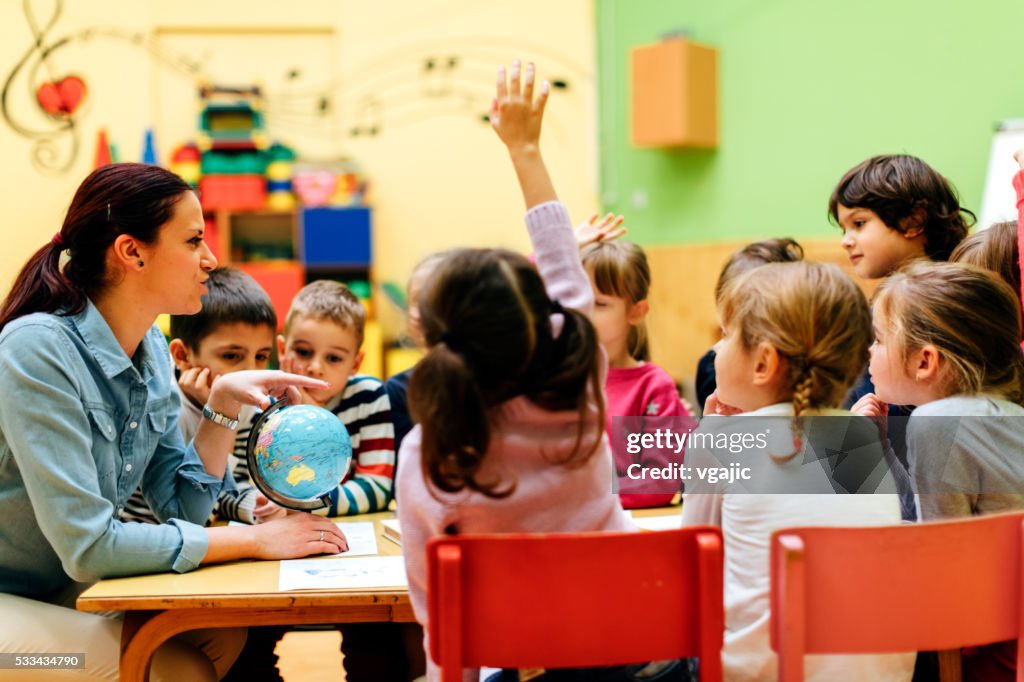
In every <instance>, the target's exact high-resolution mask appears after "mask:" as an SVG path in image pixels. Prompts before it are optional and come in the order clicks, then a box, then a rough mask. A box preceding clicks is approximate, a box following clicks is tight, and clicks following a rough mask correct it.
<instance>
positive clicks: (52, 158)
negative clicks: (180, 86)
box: [0, 0, 199, 174]
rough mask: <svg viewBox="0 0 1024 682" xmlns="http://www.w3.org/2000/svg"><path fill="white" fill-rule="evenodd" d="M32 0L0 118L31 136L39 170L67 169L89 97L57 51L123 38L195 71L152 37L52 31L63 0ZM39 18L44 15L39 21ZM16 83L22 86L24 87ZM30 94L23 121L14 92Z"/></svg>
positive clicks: (27, 2) (0, 92) (25, 1)
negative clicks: (27, 36) (27, 38)
mask: <svg viewBox="0 0 1024 682" xmlns="http://www.w3.org/2000/svg"><path fill="white" fill-rule="evenodd" d="M37 4H39V3H36V2H33V0H22V13H23V14H24V17H25V23H26V24H27V25H28V28H29V31H30V33H31V35H32V41H31V44H30V45H29V46H28V47H27V48H26V50H25V52H24V53H23V54H22V56H21V57H20V58H19V59H18V61H17V62H16V63H15V64H14V66H13V67H12V68H11V71H10V72H9V73H8V74H7V77H6V78H5V79H4V83H3V88H2V89H0V117H2V118H3V120H4V121H5V122H6V123H7V125H8V126H10V128H11V129H12V130H13V131H14V132H15V133H16V134H17V135H19V136H21V137H24V138H26V139H28V140H31V141H32V143H33V146H32V150H31V152H30V159H31V162H32V165H33V166H35V168H37V169H38V170H40V171H41V172H44V173H49V174H54V173H63V172H65V171H67V170H68V169H69V168H70V167H71V165H72V164H73V163H74V161H75V159H76V158H77V157H78V153H79V150H80V139H79V130H78V121H79V118H80V117H81V116H82V114H83V113H84V111H85V109H84V108H83V107H85V105H86V104H87V103H88V101H89V88H88V80H87V79H86V77H85V76H84V75H83V74H76V73H71V72H68V71H65V70H64V69H63V68H62V66H61V64H59V63H58V55H59V53H60V52H61V51H62V50H63V49H64V48H66V47H68V46H69V45H72V44H75V43H88V42H89V41H92V40H95V39H97V38H100V39H109V40H117V41H121V42H127V43H128V44H130V45H134V46H137V47H139V48H140V49H143V50H146V51H147V52H149V53H150V55H151V57H153V58H155V59H157V60H159V61H160V62H161V63H162V64H164V65H165V66H168V67H170V68H173V69H175V70H176V71H179V72H181V73H183V74H189V75H191V74H195V73H197V72H198V70H199V67H198V65H197V64H196V63H195V62H193V61H192V60H190V59H189V58H187V57H186V56H183V55H167V54H164V53H163V52H162V51H160V50H159V48H158V47H157V46H156V45H155V44H154V43H153V41H152V39H151V38H149V37H147V36H146V35H143V34H140V33H131V32H126V31H121V30H119V29H116V28H106V27H99V26H94V27H88V28H84V29H80V30H78V31H75V32H72V33H68V34H66V35H62V36H58V37H54V36H53V35H52V34H53V33H54V30H55V28H56V26H57V22H58V21H59V19H60V17H61V14H62V13H63V10H64V3H63V0H52V1H51V2H50V3H49V13H48V16H47V15H43V14H41V13H37V12H36V11H35V9H34V6H35V5H37ZM41 16H46V18H45V19H44V20H42V21H40V17H41ZM16 85H26V86H27V87H25V88H24V89H22V88H20V87H19V88H17V90H16V88H15V86H16ZM16 91H17V92H27V93H29V94H30V96H31V97H32V100H33V104H34V110H35V111H36V113H37V115H36V116H35V117H34V118H35V120H25V119H24V118H23V117H21V116H19V115H18V114H16V113H15V110H14V109H15V107H13V106H12V105H13V97H14V96H15V92H16Z"/></svg>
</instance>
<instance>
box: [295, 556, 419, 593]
mask: <svg viewBox="0 0 1024 682" xmlns="http://www.w3.org/2000/svg"><path fill="white" fill-rule="evenodd" d="M408 586H409V582H408V580H407V579H406V577H405V560H404V559H403V558H402V557H400V556H373V557H359V558H353V559H292V560H289V561H282V562H281V572H280V575H279V576H278V583H277V589H278V591H280V592H288V591H290V590H340V589H365V590H373V589H383V588H395V589H401V588H404V587H408Z"/></svg>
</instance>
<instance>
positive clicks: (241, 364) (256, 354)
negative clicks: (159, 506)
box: [120, 268, 277, 523]
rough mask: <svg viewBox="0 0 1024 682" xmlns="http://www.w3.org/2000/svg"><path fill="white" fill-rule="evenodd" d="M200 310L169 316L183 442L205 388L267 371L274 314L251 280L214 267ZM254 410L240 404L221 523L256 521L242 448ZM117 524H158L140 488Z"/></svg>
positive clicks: (220, 502) (217, 511) (218, 510)
mask: <svg viewBox="0 0 1024 682" xmlns="http://www.w3.org/2000/svg"><path fill="white" fill-rule="evenodd" d="M206 288H207V293H206V294H204V295H203V308H202V310H200V311H199V312H198V313H196V314H195V315H171V343H170V351H171V359H172V360H173V361H174V365H175V369H176V370H177V373H178V383H177V387H178V394H179V397H180V400H181V416H180V418H179V421H178V426H179V427H180V428H181V434H182V436H183V437H184V439H185V442H186V443H187V442H189V441H190V440H192V438H193V437H194V436H195V433H196V429H197V428H198V426H199V423H200V421H201V420H202V418H203V405H205V404H206V402H207V401H208V400H209V398H210V387H211V386H212V384H213V382H214V381H216V380H217V379H218V378H219V377H220V376H222V375H224V374H228V373H230V372H237V371H240V370H247V369H266V368H267V365H268V364H269V363H270V354H271V352H272V351H273V346H274V332H275V331H276V329H277V315H276V314H275V313H274V306H273V304H272V303H271V302H270V297H269V296H268V295H267V292H265V291H264V290H263V288H262V287H261V286H260V285H259V283H258V282H256V280H254V279H253V278H252V277H250V276H249V275H247V274H246V273H244V272H242V271H241V270H236V269H234V268H217V269H216V270H213V271H212V272H210V278H209V279H208V280H207V281H206ZM255 411H256V409H255V408H254V407H253V406H251V405H246V406H243V408H242V411H241V413H240V415H239V419H238V421H239V424H242V425H244V426H243V427H242V428H240V429H239V431H238V434H237V436H236V437H235V449H234V454H233V455H232V456H231V457H229V459H228V466H229V468H230V469H231V471H232V473H233V475H234V482H235V486H234V488H231V489H225V490H223V491H221V493H220V496H219V497H218V498H217V504H216V505H215V506H214V515H215V516H219V517H220V518H222V519H225V520H232V521H242V522H244V523H255V519H254V517H253V509H254V508H255V506H256V499H257V495H258V492H257V491H256V489H255V488H253V486H252V482H251V481H250V480H249V466H248V462H247V460H246V455H245V448H246V443H247V441H248V438H249V428H250V426H251V423H252V416H253V414H254V413H255ZM120 518H121V520H122V521H140V522H143V523H160V521H159V520H158V519H157V518H156V516H155V515H154V514H153V512H152V510H151V508H150V506H149V504H148V503H147V502H146V499H145V496H144V491H143V490H142V488H141V487H140V488H139V489H138V490H136V491H135V493H134V494H133V495H132V496H131V497H129V498H128V501H127V502H125V505H124V511H122V512H121V514H120Z"/></svg>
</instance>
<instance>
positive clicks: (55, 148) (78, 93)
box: [0, 0, 87, 173]
mask: <svg viewBox="0 0 1024 682" xmlns="http://www.w3.org/2000/svg"><path fill="white" fill-rule="evenodd" d="M22 6H23V8H24V12H25V20H26V22H27V23H28V26H29V29H30V30H31V32H32V37H33V42H32V45H31V46H30V47H29V48H28V50H26V51H25V54H24V56H23V57H22V58H21V59H20V60H19V61H18V62H17V64H15V65H14V68H13V69H12V70H11V72H10V74H8V76H7V79H6V80H5V81H4V86H3V90H2V91H0V114H2V115H3V117H4V119H5V120H6V121H7V124H8V125H10V126H11V128H12V129H13V130H14V131H15V132H17V133H18V134H19V135H21V136H23V137H26V138H28V139H31V140H33V141H34V142H35V145H34V147H33V149H32V163H33V165H34V166H35V167H36V168H38V169H39V170H41V171H44V172H50V173H60V172H63V171H66V170H67V169H68V168H69V167H70V166H71V163H72V162H73V161H74V160H75V157H76V156H77V155H78V146H79V135H78V129H77V127H76V121H75V113H76V112H77V111H78V110H79V108H80V107H81V105H82V103H83V102H84V101H85V98H86V93H87V89H86V85H85V81H84V80H82V78H80V77H78V76H75V75H71V74H60V72H59V71H58V69H57V66H56V65H55V64H54V63H53V59H52V54H53V52H54V51H55V50H57V49H59V48H61V47H63V46H64V45H66V44H67V43H68V41H69V40H70V37H65V38H62V39H59V40H56V41H54V42H47V34H48V33H49V32H50V31H51V30H52V29H53V27H54V25H55V24H56V23H57V20H58V19H59V18H60V14H61V10H62V9H63V3H62V2H61V0H55V2H54V4H53V7H52V12H51V14H50V17H49V19H48V20H47V21H46V22H45V25H40V22H39V21H37V19H36V15H35V12H33V11H32V3H31V2H30V0H23V2H22ZM23 70H24V72H25V73H24V75H25V77H26V79H27V83H28V89H29V93H30V96H31V97H33V98H34V99H35V101H36V103H37V105H38V107H39V109H40V110H41V111H42V112H43V114H44V115H45V117H46V119H47V123H48V127H46V128H41V129H40V128H32V127H30V126H29V125H26V124H24V123H22V122H20V121H18V120H15V117H14V115H13V114H12V112H11V108H10V97H11V95H12V91H13V87H14V84H15V82H16V79H17V78H18V76H19V75H20V74H21V73H22V71H23ZM40 71H43V73H44V75H40ZM61 138H66V139H67V143H66V144H65V145H64V146H63V148H62V146H61V145H59V144H58V142H59V140H60V139H61Z"/></svg>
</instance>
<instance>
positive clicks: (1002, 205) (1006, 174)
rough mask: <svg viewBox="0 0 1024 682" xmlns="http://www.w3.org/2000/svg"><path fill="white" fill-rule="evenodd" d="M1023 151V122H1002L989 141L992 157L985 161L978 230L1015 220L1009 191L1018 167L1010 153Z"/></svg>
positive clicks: (1014, 202)
mask: <svg viewBox="0 0 1024 682" xmlns="http://www.w3.org/2000/svg"><path fill="white" fill-rule="evenodd" d="M1018 149H1024V119H1014V120H1009V121H1003V122H1002V123H1000V124H999V126H998V127H997V128H996V134H995V136H994V137H993V138H992V153H991V155H990V156H989V159H988V175H986V176H985V191H984V193H983V194H982V198H981V213H980V214H979V215H978V229H982V230H983V229H985V228H986V227H989V226H990V225H992V224H993V223H998V222H1002V221H1004V220H1017V197H1016V195H1015V193H1014V191H1013V176H1014V175H1015V174H1016V173H1017V171H1019V170H1020V166H1019V165H1018V164H1017V162H1016V161H1015V160H1014V159H1013V153H1014V152H1015V151H1017V150H1018Z"/></svg>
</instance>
